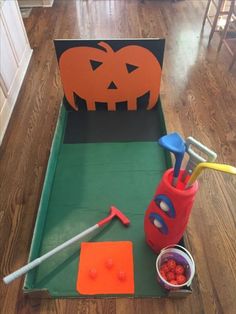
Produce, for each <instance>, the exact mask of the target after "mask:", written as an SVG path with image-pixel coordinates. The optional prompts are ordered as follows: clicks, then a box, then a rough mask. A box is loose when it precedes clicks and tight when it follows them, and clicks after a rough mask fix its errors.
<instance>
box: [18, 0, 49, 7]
mask: <svg viewBox="0 0 236 314" xmlns="http://www.w3.org/2000/svg"><path fill="white" fill-rule="evenodd" d="M53 2H54V0H18V3H19V7H20V8H33V7H52V6H53Z"/></svg>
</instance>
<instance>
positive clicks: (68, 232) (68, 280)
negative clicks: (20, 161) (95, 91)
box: [24, 107, 170, 297]
mask: <svg viewBox="0 0 236 314" xmlns="http://www.w3.org/2000/svg"><path fill="white" fill-rule="evenodd" d="M66 115H67V113H66V111H65V110H64V108H63V107H62V109H61V112H60V117H59V120H58V124H57V128H56V132H55V136H54V141H53V145H52V151H51V155H50V158H49V163H48V168H47V173H46V177H45V183H44V187H43V191H42V197H41V201H40V206H39V212H38V216H37V221H36V225H35V231H34V235H33V239H32V246H31V251H30V257H29V261H31V260H33V259H35V258H37V257H38V256H40V255H42V254H44V253H46V252H47V251H49V250H51V249H53V248H54V247H56V246H57V245H59V244H61V243H62V242H64V241H66V240H68V239H70V238H71V237H73V236H74V235H76V234H78V233H80V232H82V231H84V230H85V229H86V228H88V227H91V226H92V225H94V224H95V223H96V222H98V221H99V220H101V219H103V218H105V217H106V216H107V215H108V212H109V207H110V206H111V205H115V206H117V207H118V208H119V209H120V210H122V212H124V213H125V214H126V215H127V216H128V217H129V218H130V220H131V225H130V227H128V228H125V227H124V226H122V225H121V223H120V222H119V221H117V220H116V219H115V220H114V221H112V222H111V223H110V224H109V225H108V226H106V227H105V228H104V229H103V230H101V231H100V232H99V233H98V234H96V235H93V237H92V238H87V239H84V240H91V241H121V240H131V241H133V244H134V268H135V297H145V296H146V297H161V296H164V295H166V292H165V291H163V290H162V289H161V288H160V286H159V285H158V283H157V281H156V271H155V259H156V255H155V254H154V253H153V252H152V251H151V249H150V248H149V247H148V246H147V245H146V243H145V240H144V231H143V218H144V213H145V210H146V208H147V206H148V204H149V202H150V201H151V199H152V197H153V195H154V192H155V189H156V186H157V184H158V182H159V180H160V179H161V176H162V174H163V172H164V171H165V170H166V169H167V168H168V167H170V157H169V155H168V154H166V153H165V152H164V151H163V149H162V148H160V147H159V146H158V145H157V143H156V142H129V143H83V144H63V143H62V139H63V134H64V128H65V123H66V118H67V117H66ZM159 117H160V118H159V121H160V129H161V130H162V131H161V132H162V133H163V134H165V124H164V119H163V114H162V110H161V108H160V111H159ZM78 261H79V244H74V245H73V246H72V247H70V248H68V249H65V250H63V251H62V252H60V253H58V254H57V255H55V256H54V257H52V258H50V259H48V260H47V261H45V262H44V263H42V264H41V265H40V266H39V267H37V268H36V269H35V270H32V271H30V272H29V273H28V274H27V276H26V280H25V284H24V290H25V291H34V290H43V289H47V290H48V291H49V293H50V295H51V296H52V297H84V296H81V295H79V294H78V293H77V292H76V290H75V286H76V276H77V270H78ZM103 297H104V296H103Z"/></svg>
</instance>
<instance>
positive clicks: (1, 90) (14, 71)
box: [0, 0, 32, 144]
mask: <svg viewBox="0 0 236 314" xmlns="http://www.w3.org/2000/svg"><path fill="white" fill-rule="evenodd" d="M31 55H32V49H31V48H30V45H29V41H28V37H27V34H26V31H25V27H24V24H23V20H22V17H21V14H20V10H19V6H18V2H17V1H16V0H11V1H8V0H5V1H3V2H1V5H0V144H1V142H2V139H3V136H4V133H5V131H6V128H7V125H8V122H9V120H10V117H11V113H12V110H13V108H14V105H15V102H16V99H17V96H18V94H19V91H20V88H21V85H22V82H23V79H24V76H25V73H26V70H27V67H28V64H29V61H30V58H31Z"/></svg>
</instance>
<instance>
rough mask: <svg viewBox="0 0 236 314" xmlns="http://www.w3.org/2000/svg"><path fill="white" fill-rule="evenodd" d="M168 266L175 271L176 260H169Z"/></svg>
mask: <svg viewBox="0 0 236 314" xmlns="http://www.w3.org/2000/svg"><path fill="white" fill-rule="evenodd" d="M167 266H168V267H169V269H171V270H174V269H175V267H176V261H175V260H174V259H169V260H168V261H167Z"/></svg>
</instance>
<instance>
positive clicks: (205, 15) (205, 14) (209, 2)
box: [202, 0, 211, 30]
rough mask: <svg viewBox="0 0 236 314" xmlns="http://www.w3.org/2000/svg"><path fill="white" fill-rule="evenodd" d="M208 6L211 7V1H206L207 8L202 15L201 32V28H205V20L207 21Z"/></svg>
mask: <svg viewBox="0 0 236 314" xmlns="http://www.w3.org/2000/svg"><path fill="white" fill-rule="evenodd" d="M210 5H211V0H208V2H207V6H206V10H205V13H204V17H203V22H202V30H203V28H204V26H205V23H206V19H207V15H208V12H209V9H210Z"/></svg>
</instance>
